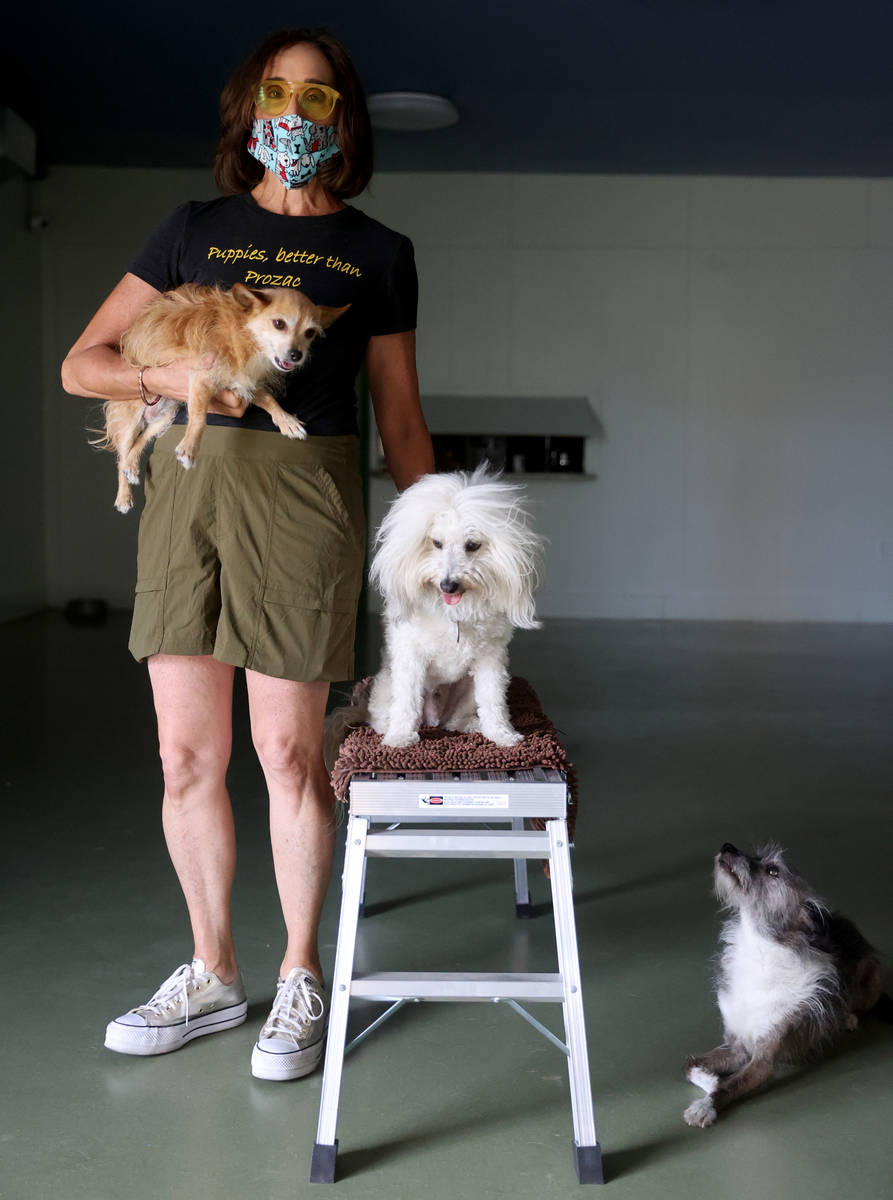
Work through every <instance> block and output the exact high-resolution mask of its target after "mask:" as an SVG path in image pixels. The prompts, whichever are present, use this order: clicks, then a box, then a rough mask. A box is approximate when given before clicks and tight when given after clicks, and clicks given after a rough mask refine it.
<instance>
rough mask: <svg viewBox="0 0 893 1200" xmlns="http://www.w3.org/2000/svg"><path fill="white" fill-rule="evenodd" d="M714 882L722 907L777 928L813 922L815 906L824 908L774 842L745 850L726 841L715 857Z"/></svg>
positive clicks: (818, 908)
mask: <svg viewBox="0 0 893 1200" xmlns="http://www.w3.org/2000/svg"><path fill="white" fill-rule="evenodd" d="M713 883H714V887H715V890H716V895H717V897H718V899H719V900H720V901H721V903H722V904H723V906H724V907H725V908H732V909H736V910H738V911H739V912H742V913H745V912H746V913H747V914H748V915H749V916H750V917H752V918H753V920H755V921H756V922H758V923H760V924H765V925H769V926H772V927H774V928H776V929H784V928H787V929H790V928H792V927H794V926H796V925H797V924H799V923H802V922H803V921H804V920H805V919H807V920H808V922H809V924H812V923H813V922H814V920H815V916H816V915H817V914H816V910H822V909H823V908H824V905H823V904H822V902H821V901H820V900H819V899H818V897H816V896H814V895H813V894H812V891H811V889H810V887H809V885H808V884H807V882H806V880H805V879H803V878H802V877H801V876H800V875H799V874H798V873H797V871H795V870H794V869H793V867H790V866H788V864H787V863H786V862H785V860H784V855H783V853H782V850H781V848H780V847H779V846H777V845H774V844H771V845H768V846H763V847H761V848H760V849H758V850H755V851H754V852H753V853H752V854H747V853H745V852H744V851H742V850H739V849H738V848H737V846H733V845H732V844H731V842H726V843H725V844H724V845H723V847H722V849H721V850H720V852H719V854H717V855H716V858H715V859H714V868H713Z"/></svg>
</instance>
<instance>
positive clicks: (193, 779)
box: [158, 734, 229, 796]
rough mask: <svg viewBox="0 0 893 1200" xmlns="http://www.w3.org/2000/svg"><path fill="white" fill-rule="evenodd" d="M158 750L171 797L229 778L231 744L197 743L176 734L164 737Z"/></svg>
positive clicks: (166, 786) (160, 739)
mask: <svg viewBox="0 0 893 1200" xmlns="http://www.w3.org/2000/svg"><path fill="white" fill-rule="evenodd" d="M158 750H159V754H160V756H161V769H162V772H163V774H164V784H165V788H166V790H167V792H168V794H169V795H171V796H180V795H185V794H186V793H188V792H189V791H191V790H193V789H194V788H197V787H203V786H207V785H208V784H213V783H217V782H221V781H222V780H223V779H224V778H225V777H226V768H227V766H228V765H229V749H228V747H225V746H219V745H214V744H211V745H201V744H194V743H191V742H189V741H188V740H187V739H184V738H182V737H179V736H177V735H176V734H174V735H172V736H170V737H163V736H162V737H160V738H159V744H158Z"/></svg>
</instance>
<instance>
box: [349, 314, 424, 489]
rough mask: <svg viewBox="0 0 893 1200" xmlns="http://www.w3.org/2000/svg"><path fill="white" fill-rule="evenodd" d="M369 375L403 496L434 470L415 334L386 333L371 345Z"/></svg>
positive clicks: (380, 428)
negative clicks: (419, 377)
mask: <svg viewBox="0 0 893 1200" xmlns="http://www.w3.org/2000/svg"><path fill="white" fill-rule="evenodd" d="M366 370H367V372H368V374H369V390H370V391H371V393H372V407H373V408H374V409H375V422H376V424H377V425H378V432H379V434H380V435H381V444H382V445H383V446H384V452H385V458H386V459H387V465H388V471H390V474H391V478H392V479H393V481H394V483H395V484H396V485H397V490H398V491H401V492H402V491H403V489H404V488H408V487H409V485H410V484H411V483H415V481H416V480H417V479H418V478H419V476H421V475H429V474H430V473H431V472H432V471H433V470H434V450H433V448H432V446H431V435H430V434H429V433H428V427H427V426H426V424H425V418H424V415H423V414H422V406H421V403H420V401H419V380H418V375H417V374H416V364H415V334H414V333H386V334H380V335H379V336H378V337H372V338H370V339H369V345H368V347H367V349H366Z"/></svg>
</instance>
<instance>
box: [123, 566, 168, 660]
mask: <svg viewBox="0 0 893 1200" xmlns="http://www.w3.org/2000/svg"><path fill="white" fill-rule="evenodd" d="M163 637H164V576H163V575H156V576H147V577H145V578H143V579H138V580H137V581H136V588H135V589H134V596H133V619H132V620H131V623H130V643H129V648H130V653H131V654H132V655H133V657H134V658H135V659H136V660H137V662H142V661H143V659H145V658H148V657H149V655H150V654H157V653H158V651H159V650H160V649H161V642H162V639H163Z"/></svg>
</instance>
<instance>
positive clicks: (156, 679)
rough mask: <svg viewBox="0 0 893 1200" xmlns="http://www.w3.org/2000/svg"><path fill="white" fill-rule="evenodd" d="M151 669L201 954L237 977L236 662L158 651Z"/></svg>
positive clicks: (174, 827) (172, 843)
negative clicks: (230, 777)
mask: <svg viewBox="0 0 893 1200" xmlns="http://www.w3.org/2000/svg"><path fill="white" fill-rule="evenodd" d="M149 677H150V679H151V681H152V692H153V695H154V697H155V712H156V714H157V716H158V742H159V750H160V753H161V763H162V768H163V771H164V805H163V808H162V819H163V824H164V834H165V837H166V839H167V846H168V851H169V853H170V856H171V861H172V862H173V864H174V869H175V870H176V872H177V877H178V878H179V880H180V886H181V887H182V889H183V895H184V896H185V897H186V906H187V908H188V909H189V919H190V922H191V924H192V933H193V937H194V939H195V957H196V958H200V959H202V961H203V962H204V964H205V967H206V968H207V969H208V970H209V971H213V972H214V973H215V974H216V975H217V976H218V977H219V978H220V979H221V980H223V982H224V983H229V982H230V981H231V980H233V979H234V978H235V977H236V975H237V973H238V965H237V962H236V952H235V947H234V945H233V935H232V925H231V922H230V893H231V892H232V885H233V874H234V872H235V866H236V839H235V830H234V827H233V814H232V807H231V805H230V800H229V794H228V793H227V790H226V769H227V766H228V765H229V757H230V750H231V747H232V695H233V668H232V667H230V666H227V665H226V664H225V663H220V662H217V660H216V659H214V658H211V657H210V656H209V655H195V656H193V655H178V654H155V655H153V656H152V657H151V658H150V659H149Z"/></svg>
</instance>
